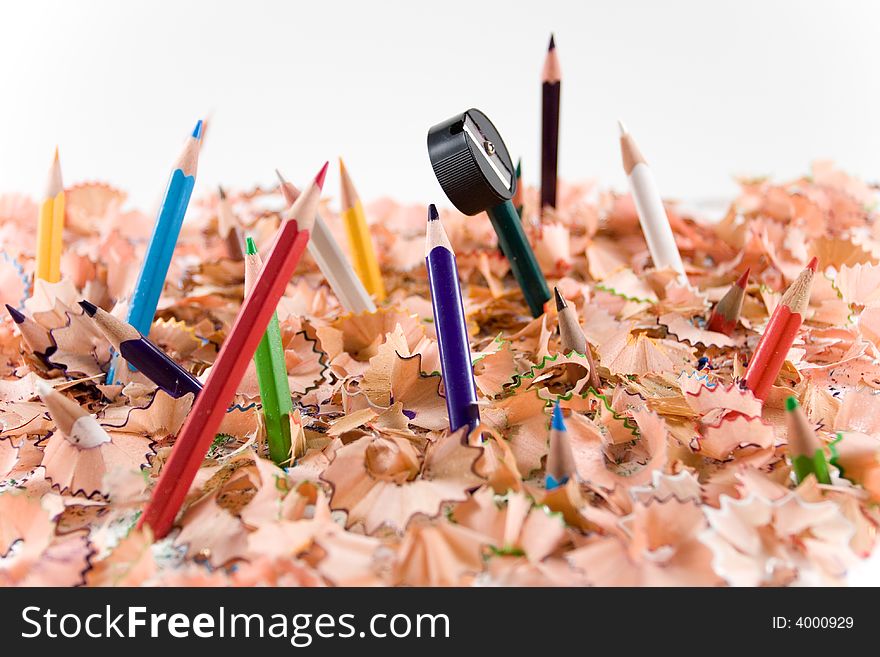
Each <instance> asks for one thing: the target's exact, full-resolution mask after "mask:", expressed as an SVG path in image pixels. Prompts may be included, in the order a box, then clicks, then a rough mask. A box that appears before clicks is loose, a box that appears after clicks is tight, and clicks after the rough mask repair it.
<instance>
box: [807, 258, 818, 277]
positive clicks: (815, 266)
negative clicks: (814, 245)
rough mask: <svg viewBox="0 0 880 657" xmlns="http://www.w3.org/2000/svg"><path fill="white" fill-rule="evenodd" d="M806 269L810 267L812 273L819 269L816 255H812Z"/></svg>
mask: <svg viewBox="0 0 880 657" xmlns="http://www.w3.org/2000/svg"><path fill="white" fill-rule="evenodd" d="M807 269H812V270H813V272H814V273H815V272H816V271H817V270H818V269H819V258H818V257H817V256H813V259H812V260H810V262H809V263H807Z"/></svg>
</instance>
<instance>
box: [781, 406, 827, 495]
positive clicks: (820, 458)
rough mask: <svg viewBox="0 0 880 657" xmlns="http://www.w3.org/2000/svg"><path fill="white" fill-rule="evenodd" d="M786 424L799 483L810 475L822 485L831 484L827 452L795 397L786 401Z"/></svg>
mask: <svg viewBox="0 0 880 657" xmlns="http://www.w3.org/2000/svg"><path fill="white" fill-rule="evenodd" d="M785 410H786V411H788V412H787V413H786V424H787V425H788V450H789V455H790V457H791V468H792V470H794V476H795V478H796V479H797V482H798V483H801V482H802V481H803V480H804V479H806V478H807V476H808V475H810V474H814V475H816V480H817V481H818V482H819V483H820V484H830V483H831V475H830V474H829V473H828V461H827V460H826V458H825V450H824V449H823V448H822V444H821V443H820V442H819V439H818V438H816V433H815V432H814V431H813V429H812V427H811V426H810V423H809V421H808V420H807V416H806V415H804V412H803V411H802V410H801V407H800V404H798V400H797V398H795V397H789V398H788V399H786V400H785Z"/></svg>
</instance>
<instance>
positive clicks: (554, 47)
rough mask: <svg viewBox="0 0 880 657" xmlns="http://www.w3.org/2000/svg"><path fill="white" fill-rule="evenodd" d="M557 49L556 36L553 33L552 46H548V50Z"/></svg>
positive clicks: (551, 37)
mask: <svg viewBox="0 0 880 657" xmlns="http://www.w3.org/2000/svg"><path fill="white" fill-rule="evenodd" d="M555 49H556V35H555V34H553V32H551V33H550V45H548V46H547V50H555Z"/></svg>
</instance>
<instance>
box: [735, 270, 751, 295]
mask: <svg viewBox="0 0 880 657" xmlns="http://www.w3.org/2000/svg"><path fill="white" fill-rule="evenodd" d="M751 271H752V268H751V267H746V270H745V271H744V272H743V273H742V275H741V276H740V277H739V278H737V279H736V286H737V287H738V288H740V289H741V290H745V289H746V286H748V284H749V273H750V272H751Z"/></svg>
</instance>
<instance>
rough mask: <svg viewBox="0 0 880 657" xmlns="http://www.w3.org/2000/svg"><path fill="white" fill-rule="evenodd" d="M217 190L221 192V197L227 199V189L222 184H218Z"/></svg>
mask: <svg viewBox="0 0 880 657" xmlns="http://www.w3.org/2000/svg"><path fill="white" fill-rule="evenodd" d="M217 191H218V192H219V193H220V199H221V200H223V201H225V200H226V191H225V190H224V189H223V188H222V187H221V186H220V185H217Z"/></svg>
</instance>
